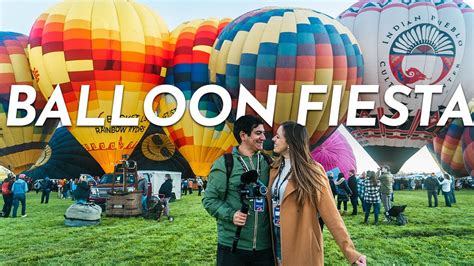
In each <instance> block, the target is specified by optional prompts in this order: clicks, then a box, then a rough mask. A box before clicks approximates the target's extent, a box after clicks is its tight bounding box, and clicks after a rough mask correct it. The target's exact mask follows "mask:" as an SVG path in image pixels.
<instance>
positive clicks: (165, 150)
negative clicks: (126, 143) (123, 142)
mask: <svg viewBox="0 0 474 266" xmlns="http://www.w3.org/2000/svg"><path fill="white" fill-rule="evenodd" d="M130 160H134V161H136V162H137V165H138V170H159V171H174V172H181V173H182V175H181V177H182V178H184V179H188V178H194V177H195V175H194V173H193V170H192V169H191V167H190V166H189V163H188V162H187V161H186V159H185V158H184V157H183V156H182V155H181V154H180V153H179V151H177V150H176V147H175V146H174V144H173V142H172V141H171V140H170V139H169V138H168V136H166V134H165V132H164V130H163V128H161V127H158V126H155V125H150V126H149V127H148V130H147V131H146V132H145V134H144V135H143V138H142V139H141V140H140V142H139V143H138V146H137V148H136V149H135V150H134V151H133V153H132V154H131V155H130Z"/></svg>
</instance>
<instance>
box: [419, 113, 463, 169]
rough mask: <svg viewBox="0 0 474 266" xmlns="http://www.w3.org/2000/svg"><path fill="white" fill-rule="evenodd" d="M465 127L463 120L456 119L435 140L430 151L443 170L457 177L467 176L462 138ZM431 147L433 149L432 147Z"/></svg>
mask: <svg viewBox="0 0 474 266" xmlns="http://www.w3.org/2000/svg"><path fill="white" fill-rule="evenodd" d="M464 129H465V127H464V124H463V123H462V120H461V119H455V120H454V121H453V122H451V124H450V125H449V126H448V127H446V128H444V129H443V130H442V131H441V132H440V133H439V134H438V135H437V136H436V137H435V138H433V142H432V145H428V149H430V150H431V152H432V154H434V157H435V159H436V160H437V161H438V164H439V165H440V166H441V168H442V169H443V170H444V171H446V172H448V173H449V174H450V175H453V176H455V177H463V176H467V175H468V173H467V171H466V168H465V166H464V155H463V151H462V136H463V131H464ZM430 146H431V147H430Z"/></svg>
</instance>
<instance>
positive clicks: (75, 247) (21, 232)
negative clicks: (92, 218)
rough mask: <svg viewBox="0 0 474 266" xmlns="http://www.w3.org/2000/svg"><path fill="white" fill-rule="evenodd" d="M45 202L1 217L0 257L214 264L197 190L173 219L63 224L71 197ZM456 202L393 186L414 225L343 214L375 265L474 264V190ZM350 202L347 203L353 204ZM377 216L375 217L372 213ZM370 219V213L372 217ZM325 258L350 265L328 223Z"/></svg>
mask: <svg viewBox="0 0 474 266" xmlns="http://www.w3.org/2000/svg"><path fill="white" fill-rule="evenodd" d="M51 195H52V198H51V201H50V203H49V204H48V205H41V204H39V201H40V197H39V196H40V194H38V195H37V194H35V193H34V192H33V193H29V194H28V195H27V214H28V216H27V217H26V218H16V219H12V218H7V219H3V218H0V238H1V240H2V241H0V263H1V264H17V263H41V264H64V263H66V264H71V263H74V264H76V263H77V264H92V263H94V264H96V263H101V264H106V265H109V264H116V263H127V264H136V263H147V264H148V263H150V264H160V265H161V264H168V265H169V264H190V265H196V264H206V265H209V264H213V263H214V261H215V248H216V225H215V220H214V219H213V218H212V217H210V216H209V215H208V214H207V213H206V211H205V210H204V209H203V208H202V207H201V201H200V197H198V196H197V193H194V194H193V195H191V196H185V197H184V198H183V199H182V200H180V201H178V202H175V203H172V205H171V208H172V214H173V215H174V216H175V217H176V220H175V221H174V222H172V223H170V222H168V221H162V222H160V223H158V222H154V221H149V220H143V219H142V218H109V217H103V219H102V223H101V224H100V225H99V226H96V227H90V228H69V227H65V226H64V218H63V214H64V212H65V210H66V208H67V207H68V206H69V205H70V204H71V201H70V200H60V199H57V198H56V197H55V195H53V194H51ZM456 197H457V199H458V203H457V204H455V205H454V207H452V208H446V207H444V206H443V205H444V201H443V200H441V201H440V207H438V208H427V207H426V206H427V200H426V192H425V191H415V192H413V191H403V192H398V191H397V192H396V194H395V203H396V204H408V207H407V209H406V215H407V217H408V219H409V224H408V225H406V226H402V227H399V226H395V225H386V224H382V225H379V226H374V225H368V226H366V225H362V224H361V222H362V220H363V217H362V214H361V215H358V216H355V217H352V216H345V217H344V220H345V222H346V225H347V227H348V230H349V232H350V234H351V236H352V239H353V241H354V243H355V245H356V247H357V249H358V250H359V251H361V252H362V253H364V254H366V255H367V257H368V263H370V264H465V265H474V226H473V223H474V191H462V192H458V193H457V194H456ZM349 208H350V206H349ZM370 219H371V220H372V219H373V218H372V217H371V218H370ZM372 221H373V220H372ZM324 239H325V261H326V264H331V265H332V264H341V265H343V264H345V260H344V258H343V256H342V254H341V252H340V251H339V249H338V247H337V246H336V244H335V242H334V241H333V239H332V236H331V235H330V233H329V232H327V230H325V232H324Z"/></svg>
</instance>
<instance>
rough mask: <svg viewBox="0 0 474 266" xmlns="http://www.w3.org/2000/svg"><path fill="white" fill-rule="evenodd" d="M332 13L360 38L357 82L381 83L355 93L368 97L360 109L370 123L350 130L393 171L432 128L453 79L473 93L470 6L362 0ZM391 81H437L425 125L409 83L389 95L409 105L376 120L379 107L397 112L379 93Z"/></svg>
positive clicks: (454, 84)
mask: <svg viewBox="0 0 474 266" xmlns="http://www.w3.org/2000/svg"><path fill="white" fill-rule="evenodd" d="M339 20H340V21H341V22H342V23H343V24H344V25H346V26H347V27H348V28H349V29H350V30H351V31H352V32H353V33H354V35H355V37H356V38H357V39H358V40H359V44H360V47H361V50H362V53H363V54H364V69H365V71H364V84H367V85H380V93H379V94H363V95H361V100H365V101H375V110H373V111H370V112H368V111H366V110H362V111H361V112H360V113H359V116H362V117H373V118H376V126H375V127H370V128H367V127H350V128H349V130H350V131H351V134H352V135H353V136H354V138H355V139H356V140H357V141H358V142H359V143H360V144H361V145H362V146H364V148H365V149H366V150H367V152H368V153H369V154H370V155H371V156H372V157H373V158H374V159H375V160H376V161H377V162H378V163H379V164H389V165H390V166H391V170H392V172H397V171H398V170H399V169H400V167H401V166H402V165H403V163H404V162H405V161H406V160H407V159H408V158H410V157H411V156H412V155H413V154H414V153H415V152H416V151H418V149H419V148H421V147H423V146H424V145H425V144H427V143H428V142H430V141H431V140H432V139H433V137H434V136H435V135H436V134H437V132H439V130H440V128H438V127H436V126H435V125H436V123H437V122H438V120H439V119H440V116H441V114H442V113H443V111H444V110H445V107H446V106H447V104H448V102H449V101H450V99H451V96H452V95H453V93H454V91H455V90H456V88H457V87H458V85H459V84H462V86H463V89H464V93H465V96H466V99H470V98H471V97H472V96H473V94H474V87H473V85H472V84H474V75H473V73H474V60H472V58H474V28H473V25H474V12H473V10H472V9H471V8H470V7H469V6H467V5H466V4H464V3H463V2H462V1H450V0H439V1H438V0H436V1H433V0H427V1H416V0H374V1H367V0H361V1H359V2H357V3H356V4H354V5H353V6H351V7H350V8H349V9H348V10H346V11H345V12H343V13H342V14H341V15H340V17H339ZM393 85H406V86H408V87H410V88H412V89H413V88H415V86H416V85H442V86H443V88H444V89H443V93H441V94H435V95H434V96H433V102H432V106H431V113H430V122H429V126H427V127H420V126H419V124H420V118H421V107H422V100H423V97H422V96H421V95H418V96H417V95H415V94H414V92H413V91H412V92H411V94H410V95H409V96H405V95H402V94H398V95H396V96H395V98H396V99H397V100H398V101H400V102H402V103H404V104H405V105H406V106H407V107H408V109H409V119H408V121H407V122H406V123H404V124H403V125H401V126H399V127H390V126H386V125H384V124H381V123H380V122H379V119H380V118H381V117H382V116H383V115H384V114H385V115H386V116H388V117H393V118H396V117H397V116H398V115H399V114H398V113H397V111H396V110H394V109H391V108H389V107H388V106H387V105H386V104H385V101H384V95H385V92H386V90H387V89H388V88H389V87H390V86H393Z"/></svg>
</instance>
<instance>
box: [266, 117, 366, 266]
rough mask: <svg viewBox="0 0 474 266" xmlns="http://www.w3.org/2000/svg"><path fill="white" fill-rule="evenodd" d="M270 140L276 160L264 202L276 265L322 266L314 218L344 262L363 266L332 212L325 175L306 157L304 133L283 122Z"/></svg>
mask: <svg viewBox="0 0 474 266" xmlns="http://www.w3.org/2000/svg"><path fill="white" fill-rule="evenodd" d="M273 141H274V143H275V144H274V149H273V151H274V152H275V153H277V154H279V155H280V156H279V157H278V158H277V159H276V161H275V162H274V163H273V165H272V169H271V170H270V182H269V190H270V191H271V193H267V199H268V200H269V201H271V206H269V207H270V208H271V211H270V214H271V221H272V228H273V230H272V232H273V239H274V240H275V241H274V247H275V248H274V250H275V254H276V256H277V260H278V261H277V262H278V264H281V265H324V244H323V237H322V233H321V229H320V227H319V222H318V216H320V217H321V218H322V219H323V221H324V223H325V224H326V225H327V228H328V229H329V231H330V232H331V234H332V235H333V237H334V239H335V240H336V243H337V244H338V246H339V248H340V249H341V251H342V252H343V253H344V256H345V257H346V259H347V260H348V261H349V262H350V263H356V264H357V265H365V264H366V258H365V256H364V255H361V254H360V253H359V252H357V251H356V249H355V247H354V244H353V243H352V240H351V238H350V236H349V233H348V232H347V229H346V227H345V225H344V221H343V220H342V218H341V216H340V215H339V213H338V211H337V209H336V205H335V203H334V199H333V197H332V193H331V188H330V185H329V181H328V178H327V177H326V173H325V171H324V169H323V167H322V166H321V165H320V164H319V163H317V162H315V161H314V160H313V159H312V157H311V153H310V150H309V137H308V132H307V130H306V128H305V127H304V126H302V125H299V124H297V123H295V122H284V123H283V124H282V125H281V126H280V127H279V128H278V131H277V133H276V135H275V137H274V138H273ZM341 178H342V180H344V177H343V176H342V177H341ZM341 184H342V183H341ZM344 184H345V186H347V183H345V181H344ZM347 189H348V188H347ZM348 190H349V189H348ZM349 194H350V193H349ZM346 200H347V199H346ZM315 214H316V215H315Z"/></svg>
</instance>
